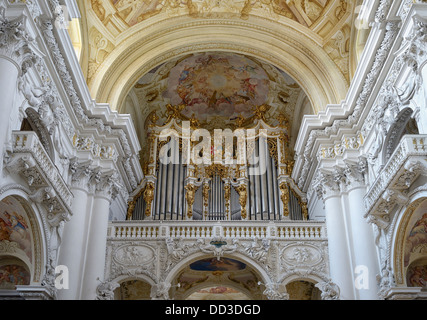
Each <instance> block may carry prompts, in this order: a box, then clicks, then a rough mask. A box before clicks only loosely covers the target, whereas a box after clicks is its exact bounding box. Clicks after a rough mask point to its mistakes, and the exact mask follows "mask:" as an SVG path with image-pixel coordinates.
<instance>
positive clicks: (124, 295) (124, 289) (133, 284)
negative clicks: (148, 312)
mask: <svg viewBox="0 0 427 320" xmlns="http://www.w3.org/2000/svg"><path fill="white" fill-rule="evenodd" d="M150 293H151V284H149V283H148V282H146V281H144V280H141V279H128V280H125V281H122V282H121V283H120V286H119V287H118V288H117V289H116V290H115V291H114V299H115V300H150V299H151V297H150Z"/></svg>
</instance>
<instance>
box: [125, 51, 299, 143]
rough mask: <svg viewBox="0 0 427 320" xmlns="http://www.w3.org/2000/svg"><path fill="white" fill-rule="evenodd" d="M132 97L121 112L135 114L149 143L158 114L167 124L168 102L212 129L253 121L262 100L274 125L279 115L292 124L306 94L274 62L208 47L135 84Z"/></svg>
mask: <svg viewBox="0 0 427 320" xmlns="http://www.w3.org/2000/svg"><path fill="white" fill-rule="evenodd" d="M129 97H133V99H130V98H129V99H128V103H127V104H125V109H124V110H121V112H123V113H129V114H131V115H132V118H133V119H134V121H135V126H136V127H137V131H138V133H139V137H140V141H141V144H144V141H145V139H146V132H147V129H148V126H149V124H150V122H151V120H152V115H153V113H155V115H156V117H157V118H158V119H157V121H156V124H157V125H159V126H161V125H164V124H165V123H166V122H167V119H168V111H169V110H168V105H172V106H179V105H181V108H182V109H181V110H180V113H181V114H182V115H183V117H184V118H196V119H197V120H198V122H199V123H200V127H202V128H205V129H207V130H209V131H212V130H213V129H224V128H230V129H232V130H234V129H235V128H236V123H237V121H236V120H237V118H240V117H242V118H244V119H247V122H248V121H249V122H250V119H251V117H252V116H253V115H254V110H255V107H257V106H260V105H268V107H269V109H268V111H267V113H266V119H267V122H268V124H270V125H272V126H276V125H278V124H279V120H278V119H279V115H284V116H285V117H286V118H287V119H288V121H289V123H293V122H295V121H297V122H298V121H299V120H300V116H301V115H300V113H301V112H302V110H301V109H302V106H301V105H299V103H300V102H301V101H304V99H302V97H306V95H305V93H304V91H303V90H302V89H301V88H300V86H299V85H298V84H297V83H296V82H295V81H294V80H293V79H292V78H291V77H290V76H288V75H287V74H286V73H284V72H282V71H281V70H279V69H277V68H276V67H274V66H272V65H270V64H268V63H265V62H263V61H260V60H258V59H255V58H253V57H249V56H245V55H240V54H235V53H225V52H203V53H195V54H190V55H186V56H184V57H179V58H175V59H172V60H170V61H169V62H167V63H164V64H162V65H160V66H158V67H156V68H154V69H153V70H151V71H150V72H149V73H147V74H145V75H144V76H143V77H142V78H141V79H140V80H139V81H138V82H137V83H136V84H135V86H134V88H133V89H132V91H131V93H130V94H129ZM304 112H307V110H304ZM251 124H252V122H250V123H248V125H251ZM290 129H291V128H290Z"/></svg>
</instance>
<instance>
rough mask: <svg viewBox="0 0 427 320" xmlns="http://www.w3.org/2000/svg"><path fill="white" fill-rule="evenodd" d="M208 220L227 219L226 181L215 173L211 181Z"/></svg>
mask: <svg viewBox="0 0 427 320" xmlns="http://www.w3.org/2000/svg"><path fill="white" fill-rule="evenodd" d="M209 187H210V189H209V207H208V220H224V219H225V192H224V182H223V181H222V179H221V177H220V176H219V175H214V176H213V177H212V179H211V180H210V182H209Z"/></svg>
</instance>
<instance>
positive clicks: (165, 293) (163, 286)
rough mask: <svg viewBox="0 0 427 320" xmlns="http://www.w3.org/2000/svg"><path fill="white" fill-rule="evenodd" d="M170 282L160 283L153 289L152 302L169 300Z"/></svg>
mask: <svg viewBox="0 0 427 320" xmlns="http://www.w3.org/2000/svg"><path fill="white" fill-rule="evenodd" d="M170 287H171V284H170V283H169V282H159V283H156V284H155V285H153V286H152V287H151V294H150V297H151V300H169V289H170Z"/></svg>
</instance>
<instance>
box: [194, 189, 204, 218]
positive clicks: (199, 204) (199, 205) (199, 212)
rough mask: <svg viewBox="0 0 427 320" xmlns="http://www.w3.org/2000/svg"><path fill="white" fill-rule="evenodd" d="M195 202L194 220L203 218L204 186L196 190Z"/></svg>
mask: <svg viewBox="0 0 427 320" xmlns="http://www.w3.org/2000/svg"><path fill="white" fill-rule="evenodd" d="M194 197H195V199H194V204H193V220H203V188H202V187H199V188H198V189H197V191H196V194H195V196H194Z"/></svg>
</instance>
